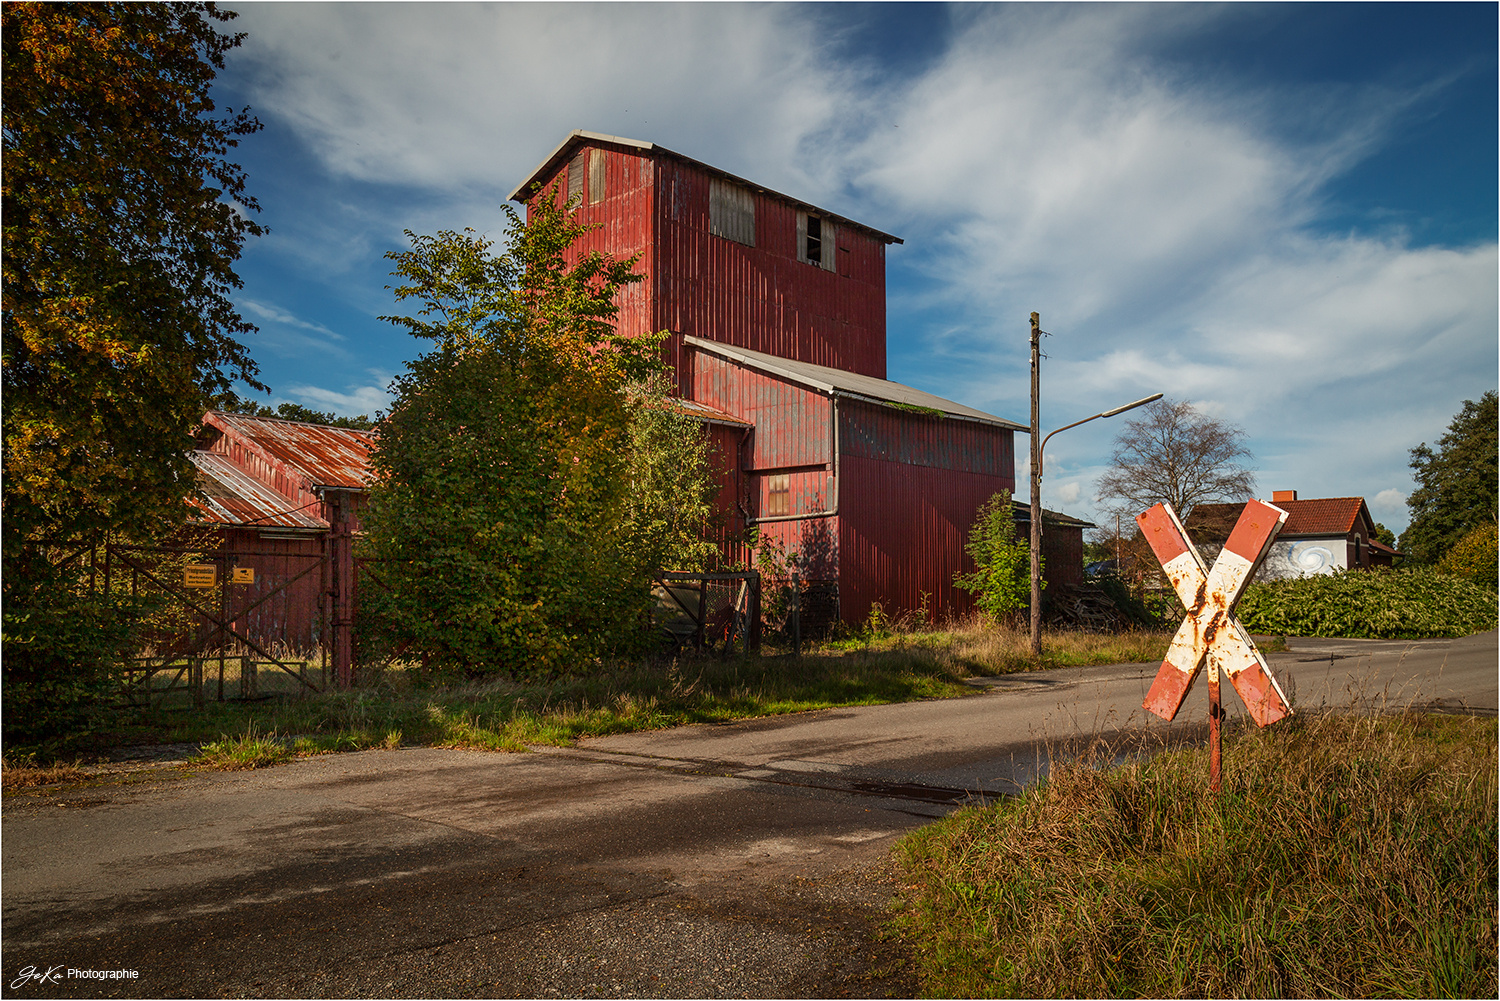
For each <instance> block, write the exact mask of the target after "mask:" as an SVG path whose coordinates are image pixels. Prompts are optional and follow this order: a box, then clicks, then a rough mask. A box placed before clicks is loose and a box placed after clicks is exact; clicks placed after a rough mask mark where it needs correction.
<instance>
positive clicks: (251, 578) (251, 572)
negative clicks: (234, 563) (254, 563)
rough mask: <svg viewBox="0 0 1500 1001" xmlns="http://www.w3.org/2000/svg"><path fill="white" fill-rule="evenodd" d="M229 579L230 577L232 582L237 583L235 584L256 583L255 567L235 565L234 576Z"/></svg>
mask: <svg viewBox="0 0 1500 1001" xmlns="http://www.w3.org/2000/svg"><path fill="white" fill-rule="evenodd" d="M229 579H230V581H231V582H232V583H235V584H254V583H255V568H254V567H235V568H234V576H233V577H231V578H229Z"/></svg>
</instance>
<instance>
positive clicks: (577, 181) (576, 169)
mask: <svg viewBox="0 0 1500 1001" xmlns="http://www.w3.org/2000/svg"><path fill="white" fill-rule="evenodd" d="M588 161H589V151H588V150H586V149H581V150H579V151H578V152H577V153H574V154H573V159H572V160H570V161H569V162H568V201H570V202H571V201H573V200H574V199H575V198H576V199H578V200H579V201H582V200H583V175H584V173H585V172H586V171H587V170H588Z"/></svg>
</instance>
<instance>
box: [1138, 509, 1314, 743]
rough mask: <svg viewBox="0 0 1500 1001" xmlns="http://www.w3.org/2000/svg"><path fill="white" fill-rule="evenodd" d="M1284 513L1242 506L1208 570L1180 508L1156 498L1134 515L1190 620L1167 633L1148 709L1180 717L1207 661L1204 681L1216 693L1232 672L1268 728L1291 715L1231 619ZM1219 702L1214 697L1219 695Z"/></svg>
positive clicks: (1256, 653)
mask: <svg viewBox="0 0 1500 1001" xmlns="http://www.w3.org/2000/svg"><path fill="white" fill-rule="evenodd" d="M1286 517H1287V513H1286V512H1285V511H1283V510H1282V509H1281V508H1279V507H1275V506H1273V505H1271V504H1267V503H1265V502H1263V501H1258V500H1252V501H1250V502H1249V503H1248V504H1246V505H1245V510H1244V511H1243V512H1242V513H1241V514H1240V520H1239V521H1238V522H1237V523H1236V524H1235V526H1234V531H1233V532H1231V533H1229V541H1228V542H1226V543H1224V548H1223V550H1222V551H1221V552H1220V553H1219V558H1218V559H1216V560H1214V565H1213V569H1211V570H1206V569H1204V566H1203V558H1202V557H1201V556H1199V555H1198V550H1197V548H1196V547H1195V546H1194V545H1193V541H1192V540H1191V539H1189V538H1188V535H1187V532H1185V531H1183V528H1182V522H1180V521H1178V520H1177V513H1176V512H1175V511H1173V510H1172V509H1171V507H1169V506H1168V505H1166V504H1158V505H1156V506H1155V507H1153V508H1152V509H1151V510H1149V511H1147V512H1146V513H1144V514H1141V515H1138V516H1137V517H1136V519H1135V520H1136V522H1137V524H1139V525H1140V526H1141V531H1142V532H1143V533H1144V534H1145V536H1146V540H1147V541H1148V542H1149V543H1151V549H1152V551H1154V552H1155V553H1156V558H1157V559H1158V560H1160V561H1161V565H1162V569H1163V570H1165V571H1166V572H1167V578H1168V579H1169V580H1171V582H1172V587H1173V589H1174V590H1176V592H1177V596H1178V597H1179V598H1181V599H1182V604H1183V606H1184V607H1186V608H1187V618H1185V619H1183V620H1182V625H1181V626H1180V627H1178V629H1177V635H1175V636H1173V637H1172V645H1171V646H1170V647H1168V648H1167V659H1166V660H1165V661H1163V662H1162V665H1161V669H1160V670H1159V671H1157V672H1156V680H1155V681H1154V682H1153V683H1152V685H1151V690H1150V691H1148V692H1147V693H1146V702H1145V707H1146V708H1147V709H1149V710H1150V711H1151V712H1154V713H1156V715H1158V716H1160V717H1162V718H1163V719H1167V720H1170V719H1171V718H1172V717H1173V716H1176V715H1177V710H1178V709H1179V708H1181V706H1182V701H1183V699H1184V698H1186V697H1187V693H1188V689H1189V688H1190V687H1192V684H1193V679H1194V678H1196V677H1197V676H1198V672H1199V670H1201V669H1202V667H1203V662H1204V661H1205V660H1206V661H1207V662H1208V680H1209V684H1210V686H1211V688H1212V689H1213V690H1214V691H1215V694H1217V689H1218V684H1219V672H1220V671H1223V672H1224V673H1225V674H1226V675H1228V676H1229V681H1230V683H1231V684H1233V685H1234V690H1235V691H1237V692H1239V693H1240V698H1241V699H1243V700H1244V702H1245V707H1246V708H1247V709H1249V710H1250V716H1251V718H1252V719H1254V720H1255V722H1256V723H1257V724H1258V725H1260V726H1268V725H1270V724H1272V723H1274V722H1276V721H1277V720H1279V719H1281V718H1283V717H1285V716H1290V715H1291V713H1292V710H1291V707H1289V706H1288V705H1287V702H1286V696H1285V695H1284V694H1283V693H1282V691H1281V686H1280V685H1278V684H1276V679H1275V678H1274V677H1272V676H1271V670H1270V668H1268V667H1267V666H1266V661H1265V658H1264V657H1262V656H1261V654H1260V651H1259V650H1257V649H1256V648H1255V644H1254V643H1253V642H1252V641H1251V639H1250V637H1249V635H1248V634H1246V632H1245V629H1244V627H1243V626H1241V625H1240V622H1239V620H1238V619H1236V618H1235V617H1234V606H1235V604H1236V603H1237V602H1238V601H1239V600H1240V595H1241V594H1243V593H1244V591H1245V586H1246V585H1247V584H1249V583H1250V578H1251V577H1253V576H1254V575H1255V571H1256V569H1257V568H1258V567H1259V566H1260V563H1261V560H1263V559H1265V556H1266V553H1267V552H1268V551H1269V550H1270V548H1271V543H1272V542H1273V541H1275V539H1276V535H1277V533H1278V532H1280V531H1281V526H1282V525H1283V524H1285V523H1286ZM1216 701H1217V700H1216Z"/></svg>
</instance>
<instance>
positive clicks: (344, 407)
mask: <svg viewBox="0 0 1500 1001" xmlns="http://www.w3.org/2000/svg"><path fill="white" fill-rule="evenodd" d="M389 385H390V381H389V380H384V381H382V382H381V383H380V384H378V385H372V386H350V387H349V391H348V392H346V393H339V392H335V391H334V390H331V389H324V388H323V387H321V386H308V385H301V386H288V387H287V388H286V392H287V394H288V395H289V396H291V397H292V398H293V399H294V400H296V401H297V402H298V403H300V404H302V405H303V406H305V407H311V408H312V409H314V410H331V411H333V412H334V413H335V414H337V415H339V416H340V417H355V416H358V415H360V414H364V415H365V416H374V414H375V413H376V412H377V411H383V410H386V409H387V408H388V407H389V406H390V403H391V399H392V397H391V394H390V392H389V390H388V389H387V388H386V387H388V386H389Z"/></svg>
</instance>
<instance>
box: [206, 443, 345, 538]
mask: <svg viewBox="0 0 1500 1001" xmlns="http://www.w3.org/2000/svg"><path fill="white" fill-rule="evenodd" d="M189 458H191V459H192V460H193V465H195V466H197V467H198V494H197V496H195V497H191V498H189V503H191V504H192V505H193V506H194V507H196V508H197V509H198V510H199V511H200V512H201V514H202V517H200V518H199V519H197V520H199V521H206V522H209V523H210V524H216V525H255V526H258V527H263V528H305V529H310V530H315V531H316V530H321V531H326V530H327V529H328V522H326V521H324V520H323V519H322V518H319V517H318V516H317V515H316V514H314V513H313V512H312V510H311V508H312V507H313V505H303V506H302V507H301V508H299V506H298V504H297V502H296V501H294V500H292V499H291V498H290V497H287V496H285V495H283V494H280V493H278V492H276V491H275V490H272V489H271V488H270V487H268V486H266V485H265V484H264V483H262V482H260V481H259V480H257V479H256V478H255V477H253V476H251V475H250V474H249V473H247V472H245V471H244V470H243V469H241V468H240V467H239V466H236V465H235V464H234V463H233V462H231V461H230V459H229V457H228V456H225V455H217V454H215V453H213V452H205V451H201V450H200V451H195V452H193V453H191V455H190V456H189Z"/></svg>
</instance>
